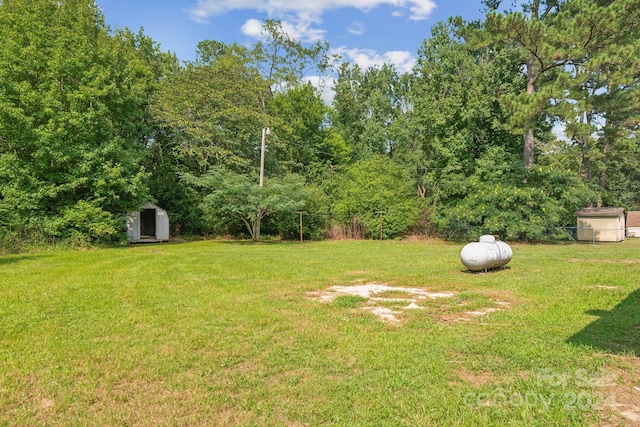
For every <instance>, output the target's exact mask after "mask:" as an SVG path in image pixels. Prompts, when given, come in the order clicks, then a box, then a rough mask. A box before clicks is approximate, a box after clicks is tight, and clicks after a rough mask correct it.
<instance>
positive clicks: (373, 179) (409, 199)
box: [331, 156, 421, 239]
mask: <svg viewBox="0 0 640 427" xmlns="http://www.w3.org/2000/svg"><path fill="white" fill-rule="evenodd" d="M331 196H332V197H333V200H334V204H333V208H332V210H333V215H334V218H335V220H336V221H338V223H340V224H342V225H343V226H348V225H349V224H350V223H353V222H354V221H355V222H357V223H358V224H360V225H361V226H363V227H364V230H365V235H366V236H367V237H370V238H378V236H379V234H378V233H379V220H380V213H381V212H383V238H386V239H388V238H393V237H397V236H400V235H401V234H402V233H404V232H405V231H407V230H408V229H409V228H410V227H411V226H413V225H414V224H415V223H416V221H417V219H418V216H419V213H420V206H421V200H420V198H419V197H418V195H417V194H416V192H415V187H414V182H413V179H412V178H411V176H410V175H409V174H407V172H406V170H404V169H403V168H401V167H399V166H398V165H397V164H396V163H394V162H393V161H392V160H391V159H389V158H388V157H387V156H378V157H374V158H370V159H367V160H362V161H360V162H356V163H354V164H353V165H351V166H350V167H348V168H347V169H346V170H345V171H344V172H343V173H341V174H338V175H337V176H336V177H335V182H333V185H332V191H331Z"/></svg>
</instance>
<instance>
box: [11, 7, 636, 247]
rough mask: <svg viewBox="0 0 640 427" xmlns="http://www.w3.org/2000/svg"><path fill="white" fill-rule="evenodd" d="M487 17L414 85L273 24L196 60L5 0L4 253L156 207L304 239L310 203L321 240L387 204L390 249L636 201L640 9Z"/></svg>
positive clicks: (178, 220) (453, 29) (368, 221)
mask: <svg viewBox="0 0 640 427" xmlns="http://www.w3.org/2000/svg"><path fill="white" fill-rule="evenodd" d="M482 5H483V6H484V8H485V11H486V15H485V17H484V18H483V19H482V20H479V21H475V22H465V21H463V20H462V19H460V18H451V19H449V20H448V21H446V22H440V23H438V24H437V25H435V26H434V27H433V29H432V31H431V34H430V35H429V34H426V35H425V40H424V42H423V43H422V45H421V46H420V48H419V51H418V58H417V61H416V65H415V67H414V68H413V70H411V71H410V72H407V73H401V72H399V71H398V70H397V69H395V68H394V67H393V66H392V65H383V66H379V67H371V68H368V69H361V68H360V67H359V66H358V65H355V64H350V63H345V62H342V61H341V60H340V58H336V57H334V56H332V51H331V49H330V46H329V45H328V44H327V43H324V42H317V43H315V44H313V45H305V44H303V43H301V42H299V41H297V40H294V39H292V38H291V37H289V36H288V35H287V34H286V32H285V31H284V30H283V28H282V25H281V24H280V22H278V21H272V20H268V21H265V23H264V26H263V36H264V37H263V39H262V40H261V41H260V42H257V43H256V44H255V45H253V46H251V47H246V46H241V45H238V44H225V43H221V42H218V41H213V40H204V41H202V42H200V43H199V44H198V47H197V51H196V55H195V60H193V61H189V62H186V63H182V64H181V63H180V62H179V60H178V58H177V57H176V56H175V55H174V54H172V53H170V52H164V51H162V50H161V48H160V46H159V45H158V43H156V42H154V41H153V40H152V39H151V38H150V37H148V36H147V35H145V34H144V32H143V30H142V29H141V30H140V31H138V32H137V33H134V32H132V31H130V30H129V29H126V28H125V29H118V30H112V29H111V28H110V27H109V26H108V25H107V24H106V23H105V21H104V17H103V15H102V13H101V11H100V9H99V8H98V7H97V5H96V4H95V2H94V1H93V0H55V1H54V0H28V1H27V0H2V1H1V2H0V218H1V219H0V244H2V247H3V248H4V249H3V250H15V249H16V248H19V247H20V246H21V245H22V244H24V242H29V241H44V242H67V243H71V244H76V245H86V244H91V243H96V242H117V241H120V240H121V239H123V238H124V230H123V227H124V224H125V222H124V215H125V214H126V213H127V212H128V211H130V210H132V209H134V208H135V207H136V206H138V205H140V204H141V203H143V202H145V201H153V202H155V203H157V204H159V205H160V206H162V207H163V208H165V209H166V210H167V211H168V212H169V214H170V217H171V222H172V233H173V234H174V235H178V234H208V235H218V236H220V235H229V236H234V237H242V236H247V237H252V238H253V239H254V240H257V239H259V238H260V235H261V234H262V235H264V234H268V235H272V236H281V237H283V238H291V237H295V236H297V234H296V233H297V232H298V222H297V219H298V215H297V214H296V212H301V211H304V212H306V216H305V233H306V234H307V237H311V238H321V237H323V236H326V235H334V236H340V235H343V236H344V235H346V236H361V237H370V238H371V237H374V238H377V236H378V232H379V222H378V221H379V218H380V215H382V213H384V222H385V224H384V228H383V230H384V231H383V233H384V237H385V238H394V237H397V236H402V235H403V234H407V233H422V234H429V235H436V236H441V237H445V238H456V237H470V236H475V235H478V234H482V233H490V234H497V235H500V236H503V237H512V238H518V239H543V238H548V237H553V236H554V235H555V233H556V229H557V227H559V226H567V225H569V226H570V225H574V223H575V217H574V212H575V210H577V209H578V208H580V207H583V206H586V205H588V204H594V205H595V204H597V203H601V204H603V205H611V206H613V205H615V206H622V207H625V208H627V209H629V210H631V209H639V208H640V168H639V167H638V164H639V161H640V150H639V149H638V133H637V131H638V123H639V120H640V117H639V115H640V92H639V86H640V85H639V82H640V26H638V25H637V23H638V22H640V0H613V1H611V0H564V1H563V0H530V1H528V2H526V3H525V4H524V6H523V7H522V10H509V9H504V8H503V5H502V4H501V2H500V1H497V0H484V1H483V2H482ZM507 7H508V6H507ZM309 75H315V76H333V77H334V83H333V86H332V89H333V91H334V93H335V96H334V98H333V102H332V103H331V105H327V104H326V103H325V102H324V101H323V100H322V98H321V90H320V89H319V88H318V87H315V86H313V85H312V84H311V83H309V81H308V79H307V78H306V77H307V76H309ZM558 128H562V129H564V134H565V135H566V136H565V137H559V136H558V135H557V131H556V130H557V129H558ZM266 129H268V130H269V132H268V135H266V137H265V138H266V149H265V152H264V153H263V152H262V150H261V133H262V132H263V131H264V130H266ZM263 154H264V157H263V159H264V176H265V181H264V185H263V186H260V185H259V180H258V174H259V170H260V162H261V157H262V156H263Z"/></svg>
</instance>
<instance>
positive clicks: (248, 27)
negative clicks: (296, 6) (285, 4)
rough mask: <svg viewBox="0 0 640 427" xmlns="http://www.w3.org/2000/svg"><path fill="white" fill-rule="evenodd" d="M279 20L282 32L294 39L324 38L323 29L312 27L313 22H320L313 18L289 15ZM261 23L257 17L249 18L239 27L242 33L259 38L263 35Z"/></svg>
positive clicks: (304, 40)
mask: <svg viewBox="0 0 640 427" xmlns="http://www.w3.org/2000/svg"><path fill="white" fill-rule="evenodd" d="M280 22H281V24H282V29H283V30H284V32H285V33H286V34H288V35H289V37H291V38H293V39H295V40H300V41H302V42H312V43H313V42H315V41H317V40H324V35H325V31H324V30H322V29H320V28H315V27H313V25H314V24H316V23H320V22H319V21H317V20H315V19H311V18H307V19H304V18H301V17H290V18H289V19H287V20H283V21H280ZM262 24H263V22H262V21H258V20H257V19H249V20H247V21H246V22H245V23H244V24H243V25H242V27H241V30H242V34H244V35H246V36H249V37H252V38H254V39H261V38H263V36H264V34H263V33H262Z"/></svg>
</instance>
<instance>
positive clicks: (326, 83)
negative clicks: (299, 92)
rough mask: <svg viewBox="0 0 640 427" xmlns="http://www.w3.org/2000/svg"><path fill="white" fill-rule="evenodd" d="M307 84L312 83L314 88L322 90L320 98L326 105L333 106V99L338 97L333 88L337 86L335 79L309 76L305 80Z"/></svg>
mask: <svg viewBox="0 0 640 427" xmlns="http://www.w3.org/2000/svg"><path fill="white" fill-rule="evenodd" d="M304 81H305V82H310V83H311V85H313V87H315V88H316V89H319V90H320V97H321V98H322V100H323V101H324V103H325V104H327V105H331V103H332V102H333V98H334V97H335V96H336V92H335V90H333V86H334V85H335V79H334V78H333V77H329V76H327V77H320V76H307V77H305V78H304Z"/></svg>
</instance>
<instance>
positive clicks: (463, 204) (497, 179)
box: [437, 150, 597, 240]
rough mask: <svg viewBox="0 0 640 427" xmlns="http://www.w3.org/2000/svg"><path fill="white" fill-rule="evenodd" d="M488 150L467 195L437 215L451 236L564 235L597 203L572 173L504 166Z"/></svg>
mask: <svg viewBox="0 0 640 427" xmlns="http://www.w3.org/2000/svg"><path fill="white" fill-rule="evenodd" d="M492 151H493V150H489V151H488V152H487V153H486V154H485V156H483V158H482V159H481V160H480V161H479V163H481V164H482V167H481V168H478V170H477V171H476V173H475V174H474V175H473V176H472V177H470V179H469V180H468V181H467V185H466V188H465V189H464V192H465V195H464V197H463V198H461V200H460V201H459V202H457V203H455V204H454V205H452V206H450V207H448V208H447V209H443V210H440V211H439V212H438V213H437V218H438V220H437V222H438V228H439V230H440V232H441V233H442V234H443V235H444V236H447V237H470V238H477V237H478V236H480V235H482V234H495V235H499V236H502V237H503V238H517V239H519V240H540V239H545V238H554V237H557V236H558V235H559V231H558V229H557V228H558V227H560V226H574V225H575V215H574V212H575V211H576V210H577V209H579V208H581V207H583V206H585V205H586V204H587V203H588V202H593V201H594V200H595V199H596V198H597V193H596V192H595V191H593V190H592V189H591V188H590V187H589V186H587V185H586V184H585V183H584V182H583V181H582V180H581V179H580V177H579V176H578V175H577V174H575V173H573V172H571V171H568V170H559V169H556V168H553V167H549V166H540V165H536V166H535V167H533V168H530V169H524V168H523V167H522V166H516V165H511V166H509V165H508V164H505V163H504V162H503V161H502V160H497V161H496V159H499V158H500V154H499V153H498V152H497V151H496V152H492Z"/></svg>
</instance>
